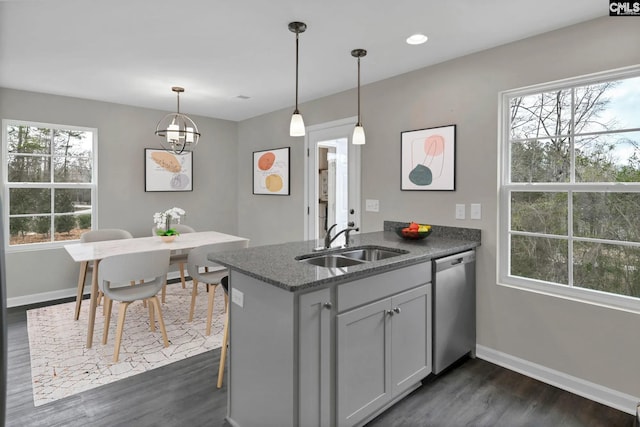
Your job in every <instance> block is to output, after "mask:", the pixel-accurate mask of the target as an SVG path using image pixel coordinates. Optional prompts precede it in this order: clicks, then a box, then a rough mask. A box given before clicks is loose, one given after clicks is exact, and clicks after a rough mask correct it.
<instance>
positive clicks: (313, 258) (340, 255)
mask: <svg viewBox="0 0 640 427" xmlns="http://www.w3.org/2000/svg"><path fill="white" fill-rule="evenodd" d="M407 253H409V251H405V250H402V249H392V248H383V247H380V246H361V247H354V248H344V249H340V250H334V251H331V252H329V253H323V254H309V255H301V256H299V257H296V260H298V261H300V262H305V263H307V264H312V265H317V266H319V267H327V268H340V267H349V266H353V265H358V264H362V263H365V262H368V261H379V260H382V259H387V258H391V257H394V256H398V255H402V254H407Z"/></svg>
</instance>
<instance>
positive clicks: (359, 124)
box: [358, 57, 362, 126]
mask: <svg viewBox="0 0 640 427" xmlns="http://www.w3.org/2000/svg"><path fill="white" fill-rule="evenodd" d="M358 126H362V123H360V57H358Z"/></svg>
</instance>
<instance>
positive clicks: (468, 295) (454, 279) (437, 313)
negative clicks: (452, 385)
mask: <svg viewBox="0 0 640 427" xmlns="http://www.w3.org/2000/svg"><path fill="white" fill-rule="evenodd" d="M432 271H433V278H432V281H433V373H434V374H439V373H440V372H442V371H443V370H444V369H445V368H447V367H448V366H450V365H451V364H452V363H453V362H455V361H456V360H458V359H459V358H461V357H462V356H464V355H465V354H467V353H469V352H471V353H472V355H474V354H475V347H476V252H475V251H474V250H471V251H467V252H461V253H458V254H455V255H451V256H447V257H444V258H439V259H436V260H434V261H433V270H432Z"/></svg>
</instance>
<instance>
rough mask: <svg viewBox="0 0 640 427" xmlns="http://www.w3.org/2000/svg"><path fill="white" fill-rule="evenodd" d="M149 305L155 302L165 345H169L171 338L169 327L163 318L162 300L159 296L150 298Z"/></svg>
mask: <svg viewBox="0 0 640 427" xmlns="http://www.w3.org/2000/svg"><path fill="white" fill-rule="evenodd" d="M149 301H150V303H149V305H151V304H153V305H154V306H155V308H156V311H157V312H158V324H159V325H160V331H161V332H162V339H163V340H164V346H165V347H169V338H167V329H166V328H165V327H164V319H163V318H162V310H161V309H160V302H159V301H158V297H157V296H152V297H151V298H149Z"/></svg>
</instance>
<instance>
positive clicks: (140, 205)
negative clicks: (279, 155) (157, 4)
mask: <svg viewBox="0 0 640 427" xmlns="http://www.w3.org/2000/svg"><path fill="white" fill-rule="evenodd" d="M166 113H167V111H157V110H150V109H142V108H135V107H129V106H124V105H118V104H110V103H105V102H96V101H90V100H83V99H76V98H68V97H61V96H53V95H44V94H38V93H32V92H23V91H16V90H10V89H0V117H1V118H3V119H15V120H29V121H36V122H44V123H55V124H65V125H75V126H86V127H95V128H97V129H98V175H99V176H98V184H99V188H98V226H99V228H124V229H127V230H129V231H130V232H131V233H133V234H134V236H136V237H138V236H148V235H150V233H151V227H153V220H152V216H153V213H154V212H160V211H164V210H166V209H169V208H171V207H173V206H178V207H181V208H183V209H184V210H185V211H186V212H187V216H186V219H185V223H187V224H189V225H192V226H193V227H194V228H196V229H197V230H211V229H214V230H217V231H222V232H227V233H231V234H235V233H236V232H237V225H238V223H237V197H236V196H237V193H238V192H237V187H236V180H235V177H236V170H235V165H236V163H237V149H236V143H237V123H235V122H231V121H226V120H217V119H212V118H205V117H197V116H194V117H192V118H193V119H194V120H195V121H196V123H197V124H198V128H199V130H200V133H201V134H202V138H201V139H200V142H199V143H198V146H197V149H196V151H195V153H194V159H193V172H194V177H193V182H194V184H193V188H194V190H193V191H192V192H172V193H171V192H159V193H145V191H144V148H160V143H159V140H158V137H156V136H155V135H154V133H153V132H154V131H155V128H156V124H157V123H158V120H160V119H161V118H162V117H163V116H164V115H165V114H166ZM187 113H188V112H187ZM0 167H4V165H0ZM77 274H78V266H77V265H75V263H74V262H73V261H72V260H71V258H70V257H69V255H68V254H67V253H66V251H65V250H64V249H63V248H60V249H51V250H39V251H29V252H17V253H16V252H14V253H8V254H7V296H8V298H14V297H19V296H26V295H31V294H39V293H46V292H56V291H60V290H62V289H70V288H73V287H75V284H76V282H77Z"/></svg>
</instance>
